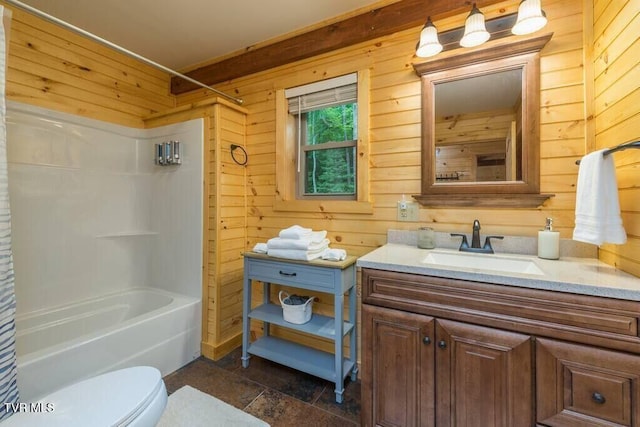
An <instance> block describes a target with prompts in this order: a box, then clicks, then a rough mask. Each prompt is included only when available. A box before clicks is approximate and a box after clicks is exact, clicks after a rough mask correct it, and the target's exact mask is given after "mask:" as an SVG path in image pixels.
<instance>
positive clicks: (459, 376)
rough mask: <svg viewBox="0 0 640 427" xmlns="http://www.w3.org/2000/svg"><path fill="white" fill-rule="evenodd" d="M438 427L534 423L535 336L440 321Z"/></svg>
mask: <svg viewBox="0 0 640 427" xmlns="http://www.w3.org/2000/svg"><path fill="white" fill-rule="evenodd" d="M435 344H436V346H437V348H436V349H435V352H436V356H435V357H436V424H437V425H438V427H444V426H455V427H466V426H492V427H518V426H527V427H529V426H531V425H533V423H534V418H533V392H532V390H533V389H532V385H533V371H532V358H533V350H532V345H531V337H529V336H528V335H522V334H516V333H512V332H506V331H501V330H497V329H491V328H486V327H481V326H476V325H470V324H466V323H459V322H453V321H449V320H440V319H438V320H437V322H436V343H435Z"/></svg>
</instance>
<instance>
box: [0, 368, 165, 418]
mask: <svg viewBox="0 0 640 427" xmlns="http://www.w3.org/2000/svg"><path fill="white" fill-rule="evenodd" d="M38 403H41V405H38ZM166 405H167V389H166V388H165V385H164V381H162V376H161V375H160V371H158V370H157V369H156V368H152V367H149V366H136V367H133V368H125V369H120V370H117V371H113V372H108V373H106V374H102V375H98V376H96V377H93V378H89V379H87V380H84V381H80V382H78V383H75V384H72V385H69V386H67V387H64V388H62V389H60V390H57V391H55V392H53V393H51V394H49V395H47V396H44V397H42V398H40V399H38V401H37V402H36V403H35V404H30V403H26V404H23V408H21V409H20V410H19V411H18V412H16V413H15V414H14V415H12V416H11V417H9V418H7V419H6V420H5V421H3V422H2V424H1V425H2V427H5V426H7V427H10V426H29V427H36V426H38V427H41V426H47V427H58V426H60V427H62V426H64V427H76V426H77V427H86V426H95V427H99V426H105V427H106V426H129V427H153V426H155V425H156V424H157V423H158V420H159V419H160V416H161V415H162V413H163V412H164V409H165V406H166ZM18 408H20V407H18Z"/></svg>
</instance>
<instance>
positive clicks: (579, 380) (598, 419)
mask: <svg viewBox="0 0 640 427" xmlns="http://www.w3.org/2000/svg"><path fill="white" fill-rule="evenodd" d="M536 359H537V360H536V376H537V381H536V383H537V393H538V396H537V408H538V422H539V423H542V424H545V425H550V426H575V425H594V426H595V425H602V426H611V425H620V426H631V425H637V424H636V423H637V421H638V419H639V417H640V411H639V408H640V407H639V402H638V397H639V394H640V392H639V390H638V387H639V386H640V382H639V379H640V356H634V355H630V354H626V353H621V352H616V351H610V350H604V349H601V348H596V347H588V346H583V345H577V344H571V343H566V342H561V341H554V340H547V339H538V340H537V342H536Z"/></svg>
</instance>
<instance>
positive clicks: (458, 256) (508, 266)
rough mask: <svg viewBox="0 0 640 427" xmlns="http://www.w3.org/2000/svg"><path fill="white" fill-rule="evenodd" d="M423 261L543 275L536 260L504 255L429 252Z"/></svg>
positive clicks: (425, 262)
mask: <svg viewBox="0 0 640 427" xmlns="http://www.w3.org/2000/svg"><path fill="white" fill-rule="evenodd" d="M422 262H423V263H424V264H430V265H432V266H434V267H455V268H463V269H469V268H471V269H474V270H487V271H493V272H498V273H520V274H534V275H538V276H543V275H544V273H543V272H542V270H540V268H539V267H538V266H537V265H536V263H535V262H534V261H530V260H527V259H521V258H513V257H508V256H502V255H486V254H470V253H466V252H437V251H432V252H429V255H427V256H426V257H425V258H424V259H423V260H422Z"/></svg>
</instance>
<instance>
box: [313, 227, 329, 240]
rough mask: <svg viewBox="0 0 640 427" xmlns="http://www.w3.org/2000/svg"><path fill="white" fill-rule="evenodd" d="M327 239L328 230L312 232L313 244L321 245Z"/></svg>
mask: <svg viewBox="0 0 640 427" xmlns="http://www.w3.org/2000/svg"><path fill="white" fill-rule="evenodd" d="M326 238H327V231H326V230H321V231H312V232H311V242H313V243H320V242H322V241H323V240H324V239H326Z"/></svg>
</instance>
